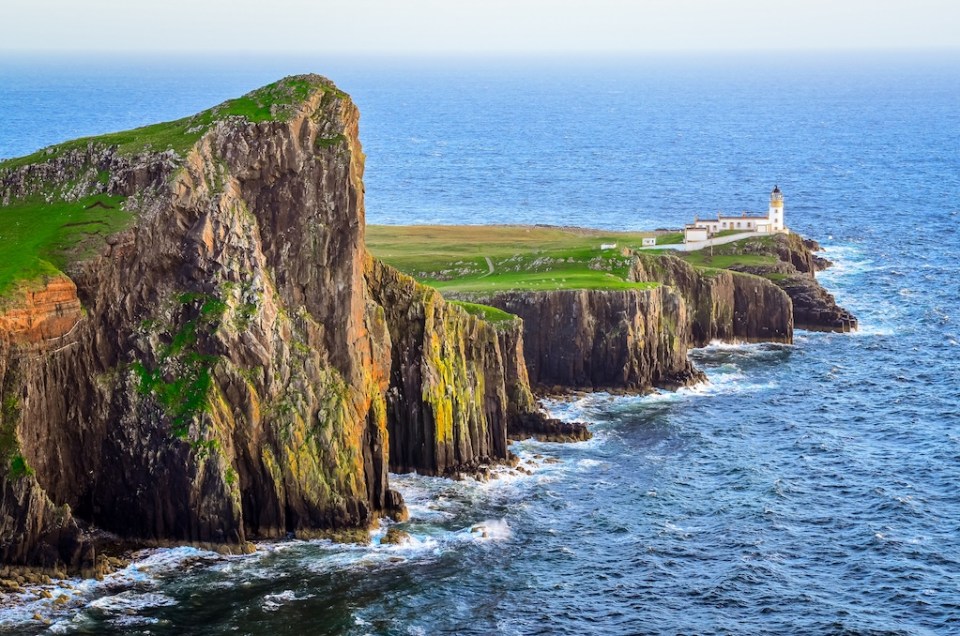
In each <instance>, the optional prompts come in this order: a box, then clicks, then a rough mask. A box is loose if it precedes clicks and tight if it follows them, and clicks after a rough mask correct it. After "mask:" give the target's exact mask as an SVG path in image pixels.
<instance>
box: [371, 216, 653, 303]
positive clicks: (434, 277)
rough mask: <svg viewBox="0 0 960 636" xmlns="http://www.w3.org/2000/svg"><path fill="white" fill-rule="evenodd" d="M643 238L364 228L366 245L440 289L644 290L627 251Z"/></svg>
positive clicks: (554, 231) (522, 229)
mask: <svg viewBox="0 0 960 636" xmlns="http://www.w3.org/2000/svg"><path fill="white" fill-rule="evenodd" d="M649 236H653V233H651V232H605V231H600V230H585V229H580V228H558V227H538V226H512V225H412V226H392V225H371V226H367V247H368V248H369V249H370V252H371V253H372V254H373V255H374V256H376V257H378V258H380V259H382V260H383V261H384V262H386V263H388V264H390V265H392V266H394V267H396V268H397V269H399V270H400V271H402V272H405V273H407V274H410V275H411V276H413V277H414V278H416V279H417V280H419V281H421V282H423V283H425V284H427V285H430V286H432V287H435V288H437V289H439V290H440V291H442V292H457V293H470V294H478V295H482V294H485V293H490V292H497V291H506V290H536V291H549V290H557V289H644V288H650V287H652V286H656V283H632V282H629V281H628V280H627V275H628V272H629V269H630V256H629V251H630V250H632V249H634V248H638V247H640V245H641V242H642V239H643V238H645V237H649ZM613 245H615V247H609V246H613ZM603 246H607V247H606V249H604V248H603ZM624 250H626V253H625V252H624Z"/></svg>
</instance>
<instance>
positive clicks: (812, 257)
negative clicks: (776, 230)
mask: <svg viewBox="0 0 960 636" xmlns="http://www.w3.org/2000/svg"><path fill="white" fill-rule="evenodd" d="M740 249H742V250H743V253H745V254H761V255H768V256H775V257H776V258H777V259H778V262H776V263H775V264H772V265H735V266H733V267H732V268H731V269H734V270H736V271H740V272H745V273H749V274H755V275H758V276H764V277H768V278H769V280H771V281H773V283H774V284H776V285H777V286H779V287H780V288H781V289H782V290H783V291H784V292H786V293H787V295H788V296H790V299H791V300H792V301H793V320H794V324H795V326H796V327H797V328H798V329H808V330H810V331H837V332H849V331H855V330H856V329H857V318H856V316H854V315H853V314H852V313H850V312H849V311H847V310H846V309H844V308H843V307H841V306H839V305H838V304H837V301H836V299H835V298H834V297H833V295H832V294H830V292H828V291H827V290H826V289H824V288H823V287H822V286H821V285H820V283H818V282H817V279H816V273H817V272H819V271H822V270H824V269H826V268H827V267H829V266H830V265H831V263H830V261H828V260H826V259H824V258H821V257H819V256H817V255H816V254H814V252H816V251H819V250H820V246H819V245H818V244H817V243H816V241H810V240H804V239H802V238H801V237H800V236H799V235H797V234H787V235H782V234H781V235H776V236H773V237H771V241H770V242H764V241H745V242H743V244H742V247H741V248H740Z"/></svg>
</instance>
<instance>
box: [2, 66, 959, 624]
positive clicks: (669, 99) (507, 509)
mask: <svg viewBox="0 0 960 636" xmlns="http://www.w3.org/2000/svg"><path fill="white" fill-rule="evenodd" d="M300 72H319V73H321V74H324V75H327V76H329V77H330V78H331V79H333V80H334V81H336V82H337V83H338V84H339V85H340V87H341V88H343V89H344V90H346V91H348V92H349V93H350V94H351V95H352V96H353V98H354V100H355V101H356V103H357V104H358V105H359V107H360V110H361V113H362V119H361V139H362V142H363V144H364V149H365V152H366V153H367V168H366V175H365V183H366V202H367V221H368V222H370V223H386V224H406V223H472V224H485V223H544V224H552V225H582V226H590V227H602V228H613V229H653V228H659V227H679V226H681V225H682V224H683V223H685V222H688V221H689V220H690V219H692V217H693V216H694V215H700V216H706V215H709V214H713V213H716V212H717V211H723V212H725V213H731V212H738V211H742V210H751V211H760V210H763V209H765V206H766V201H767V195H768V193H769V191H770V189H771V188H772V187H773V185H774V184H779V186H780V188H781V189H782V190H783V192H784V199H785V218H786V223H787V225H788V226H790V227H791V228H792V229H794V230H795V231H797V232H799V233H801V234H803V235H805V236H808V237H811V238H815V239H817V240H818V241H820V242H821V243H822V244H823V246H824V247H825V253H824V255H825V256H826V257H827V258H829V259H830V260H832V261H834V263H835V265H834V267H833V268H831V269H830V270H828V271H826V272H824V273H822V274H820V276H819V277H820V280H821V282H822V283H823V284H824V285H825V286H826V287H827V288H828V289H829V290H830V291H831V292H833V293H834V294H835V295H836V297H837V299H838V301H839V302H840V303H841V304H842V305H843V306H845V307H847V308H848V309H850V310H852V311H853V312H854V313H855V314H856V315H857V316H858V318H859V319H860V331H858V332H856V333H852V334H826V333H810V332H802V331H801V332H798V333H797V334H796V342H795V343H794V345H792V346H784V345H764V344H759V345H731V344H714V345H711V346H709V347H707V348H704V349H700V350H696V351H693V352H692V353H691V357H692V358H693V359H694V361H695V362H696V363H697V364H698V365H699V366H700V367H701V368H702V369H704V370H705V371H706V373H707V376H708V378H709V382H708V383H706V384H703V385H699V386H696V387H693V388H690V389H683V390H680V391H677V392H673V393H671V392H658V393H655V394H653V395H648V396H642V397H623V396H611V395H606V394H591V395H577V396H572V397H570V398H568V399H557V400H552V401H550V402H548V403H547V406H548V407H549V409H550V410H551V411H552V412H553V413H554V414H556V415H557V416H559V417H565V418H571V419H575V420H581V421H587V422H589V423H590V424H591V428H592V430H593V431H594V435H595V436H594V438H593V439H592V440H590V441H588V442H583V443H576V444H566V445H557V444H546V443H537V442H533V441H527V442H519V443H516V444H514V446H513V450H514V452H515V453H517V454H518V455H519V456H520V457H521V459H522V462H523V465H524V466H526V467H528V468H530V470H531V473H532V474H531V475H522V474H517V473H509V474H508V473H507V472H506V471H501V473H500V478H498V479H496V480H492V481H489V482H474V481H465V482H455V481H448V480H444V479H437V478H427V477H421V476H416V475H399V476H393V478H392V482H393V484H394V487H397V488H399V489H400V490H401V492H403V494H404V496H405V497H406V499H407V501H408V502H409V504H410V511H411V520H410V522H408V523H407V524H406V525H405V527H406V529H407V530H408V532H409V533H410V534H411V535H412V537H413V540H412V542H410V543H408V544H405V545H400V546H386V545H383V546H382V545H380V544H379V540H380V538H381V537H382V536H383V534H384V532H385V529H381V530H379V531H377V532H375V533H374V536H373V541H372V543H371V544H370V545H366V546H341V545H334V544H331V543H327V542H323V541H316V542H296V541H294V542H283V543H272V544H263V545H261V546H260V548H261V549H260V550H259V551H258V552H257V553H256V554H254V555H251V556H244V557H221V556H219V555H216V554H212V553H208V552H203V551H200V550H196V549H193V548H177V549H169V550H155V551H146V552H143V553H142V554H140V555H138V558H137V559H136V560H135V561H134V563H133V564H131V566H129V567H127V568H125V569H123V570H121V571H119V572H117V573H115V574H113V575H110V576H108V577H106V578H105V579H104V580H103V581H80V580H74V581H69V582H66V583H65V584H63V585H61V586H60V587H59V588H58V589H56V590H54V591H53V595H54V597H57V596H60V595H61V594H63V595H65V599H64V602H62V603H60V604H57V605H56V606H55V607H56V609H51V602H50V601H49V600H42V599H36V598H35V597H28V596H24V597H23V598H22V599H20V601H19V602H18V603H16V604H13V605H10V606H6V607H3V608H0V630H2V631H6V632H9V633H14V634H33V633H37V632H38V630H42V629H43V628H42V626H41V625H40V624H39V623H37V622H32V621H31V617H32V616H33V614H34V613H35V612H39V613H41V614H42V615H44V616H45V617H47V618H49V619H50V620H51V621H52V624H51V625H50V626H49V628H47V629H48V632H49V633H64V634H121V633H124V634H126V633H134V634H178V635H181V634H195V633H196V634H234V633H238V634H351V635H361V634H397V635H400V634H410V635H420V634H423V635H433V634H477V635H481V634H508V635H510V634H524V635H526V634H560V635H574V634H576V635H580V634H691V635H692V634H760V633H767V634H851V635H853V634H864V635H866V634H870V635H874V634H877V635H879V634H924V635H926V634H960V325H958V321H960V263H958V256H960V232H958V229H957V228H958V224H960V202H958V199H960V108H958V104H960V55H958V54H956V53H953V54H946V53H944V54H924V55H919V54H909V55H908V54H901V55H894V54H871V55H866V54H863V55H854V54H845V55H828V54H821V55H815V56H814V55H810V56H804V57H801V56H796V55H786V54H782V55H754V56H746V55H741V56H737V55H724V56H710V57H706V56H701V57H698V56H649V57H636V58H626V59H610V58H581V59H548V58H541V59H523V60H516V59H483V60H478V59H444V60H437V59H433V60H426V59H401V60H377V59H372V58H371V59H341V58H299V59H294V58H285V59H281V58H270V59H254V58H233V59H231V58H226V57H222V58H208V59H199V60H197V59H194V60H191V59H188V58H170V59H147V58H125V59H111V58H105V57H104V58H75V59H70V60H65V59H59V60H58V59H54V58H47V59H41V58H26V57H22V58H16V57H13V58H8V59H4V60H0V157H9V156H16V155H21V154H26V153H29V152H32V151H33V150H36V149H38V148H40V147H42V146H45V145H48V144H51V143H55V142H57V141H62V140H65V139H68V138H73V137H77V136H81V135H87V134H96V133H103V132H108V131H112V130H120V129H126V128H131V127H135V126H139V125H144V124H148V123H152V122H156V121H161V120H167V119H173V118H177V117H182V116H185V115H189V114H191V113H193V112H196V111H198V110H201V109H203V108H206V107H209V106H211V105H213V104H216V103H218V102H220V101H222V100H224V99H227V98H230V97H234V96H237V95H240V94H242V93H244V92H246V91H248V90H251V89H253V88H255V87H257V86H259V85H262V84H265V83H268V82H270V81H273V80H275V79H278V78H279V77H281V76H283V75H286V74H292V73H300Z"/></svg>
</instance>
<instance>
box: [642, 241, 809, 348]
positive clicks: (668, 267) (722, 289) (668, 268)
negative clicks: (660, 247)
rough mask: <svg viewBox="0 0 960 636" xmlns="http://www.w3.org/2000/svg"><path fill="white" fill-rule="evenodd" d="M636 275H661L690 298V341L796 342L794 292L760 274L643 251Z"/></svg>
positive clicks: (654, 278) (656, 278)
mask: <svg viewBox="0 0 960 636" xmlns="http://www.w3.org/2000/svg"><path fill="white" fill-rule="evenodd" d="M631 278H633V279H634V280H637V281H656V282H659V283H661V284H663V285H669V286H670V287H671V288H673V289H675V290H677V291H678V292H679V293H680V294H681V295H682V296H683V298H684V299H685V300H686V305H687V312H686V316H687V320H688V323H689V333H690V341H689V345H690V346H694V347H702V346H705V345H707V344H709V343H710V342H711V341H714V340H720V341H723V342H785V343H790V342H793V311H792V305H791V302H790V298H789V297H788V296H787V294H785V293H784V292H783V291H782V290H781V289H779V288H778V287H777V286H776V285H774V284H773V283H771V282H770V281H768V280H765V279H763V278H761V277H759V276H753V275H750V274H744V273H737V272H732V271H728V270H715V269H711V270H702V269H697V268H695V267H693V266H692V265H690V264H689V263H687V262H686V261H684V260H683V259H680V258H678V257H676V256H673V255H669V254H665V255H651V254H647V253H643V252H638V253H637V254H636V255H635V256H634V262H633V271H632V272H631Z"/></svg>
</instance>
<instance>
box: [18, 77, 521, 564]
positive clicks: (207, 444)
mask: <svg viewBox="0 0 960 636" xmlns="http://www.w3.org/2000/svg"><path fill="white" fill-rule="evenodd" d="M358 117H359V116H358V112H357V109H356V107H355V106H354V105H353V104H352V102H351V101H350V100H349V98H348V97H347V96H346V95H345V94H343V93H342V92H340V91H339V90H337V89H336V88H335V87H334V86H333V85H332V84H330V83H329V82H328V81H327V80H325V79H323V78H320V77H317V76H303V77H296V78H288V79H287V80H284V81H282V82H279V83H277V84H274V85H271V86H269V87H266V88H264V89H261V90H259V91H255V92H254V93H251V94H250V95H248V96H245V97H244V98H241V99H240V100H233V101H231V102H227V103H226V104H224V105H221V106H220V107H217V108H215V109H212V110H211V111H207V112H205V113H201V114H200V115H197V116H195V117H194V118H188V119H187V120H182V121H180V122H172V123H171V124H164V125H158V126H157V127H149V128H148V129H144V130H145V131H146V132H143V133H140V134H130V135H126V136H124V135H108V136H105V137H104V138H97V139H92V140H82V141H81V142H71V143H68V144H64V145H62V146H58V147H55V148H52V149H50V150H48V151H44V152H41V153H38V155H37V156H33V157H29V158H26V159H24V160H14V161H13V162H5V163H4V164H0V192H2V194H3V200H4V202H5V205H6V206H7V209H8V210H17V209H19V208H17V206H21V207H22V206H25V205H35V206H38V208H37V209H39V210H40V211H41V212H43V211H48V210H49V207H48V206H49V205H60V206H61V207H62V208H63V214H64V215H66V217H65V218H68V219H73V216H70V215H74V214H80V213H83V214H88V213H90V214H92V213H94V212H99V211H100V209H101V208H100V207H98V206H101V207H103V208H104V209H106V208H108V207H109V208H111V210H113V208H115V207H116V206H120V207H119V208H117V210H116V211H117V212H118V213H119V211H122V212H123V213H124V214H125V215H127V216H128V217H129V218H128V219H127V220H125V221H124V223H123V225H122V228H121V229H120V231H118V232H115V233H109V234H107V235H104V234H103V232H92V233H90V234H86V235H84V236H83V237H82V240H81V241H79V243H82V245H83V247H84V249H83V250H78V249H74V250H72V251H70V252H69V253H60V252H57V253H56V255H55V257H51V258H55V260H54V261H53V262H55V264H56V265H57V266H58V267H61V268H62V270H63V271H62V273H55V274H53V275H50V276H47V277H46V278H44V277H43V276H41V277H39V278H35V279H33V280H32V281H27V282H26V283H22V284H19V286H15V287H13V288H12V289H10V288H8V289H7V291H6V292H5V293H6V296H5V300H4V309H3V313H2V314H0V400H2V404H3V405H4V408H3V411H2V420H0V429H2V445H0V451H2V453H3V455H2V458H0V462H2V464H3V466H4V467H5V468H4V472H3V475H2V477H0V490H2V499H0V560H2V562H3V563H5V564H13V565H32V566H37V567H40V568H42V569H45V570H49V571H53V572H64V571H80V572H83V573H86V574H89V573H92V572H94V571H95V569H96V567H97V563H98V558H99V557H98V553H97V549H98V541H99V538H101V537H102V536H103V531H106V532H108V533H112V535H113V536H114V537H116V538H119V539H123V540H127V541H133V542H135V543H138V544H141V545H150V544H159V545H164V544H168V543H183V542H187V543H194V544H200V545H208V546H210V547H217V549H221V550H229V551H238V550H246V549H249V541H250V540H252V539H263V538H274V537H284V536H287V535H288V534H290V533H293V534H295V535H297V536H300V537H310V536H314V535H316V534H317V533H318V532H322V531H327V530H350V529H364V528H366V527H368V526H369V525H370V524H371V523H373V522H374V521H375V520H376V519H377V517H378V516H380V515H384V514H391V515H398V516H400V515H402V514H403V502H402V499H401V498H400V496H399V495H398V494H397V493H395V492H394V491H391V490H390V489H389V486H388V483H387V471H388V468H389V467H390V466H393V468H394V469H396V470H418V471H421V472H427V473H437V474H439V473H446V472H450V471H452V470H455V469H461V468H463V467H470V466H476V465H478V464H479V463H481V462H485V461H502V460H504V459H506V457H507V451H506V439H507V437H506V430H507V423H508V421H509V419H510V418H511V417H517V416H518V414H519V413H524V414H526V415H528V416H533V414H534V413H535V408H536V405H535V403H534V402H532V401H531V400H530V399H529V388H528V387H527V388H526V395H525V396H524V402H523V403H519V402H517V401H516V400H517V398H516V396H518V395H521V394H522V393H523V391H522V390H520V389H518V386H517V383H518V382H520V383H521V384H522V380H520V379H519V378H520V376H519V375H518V373H517V372H516V371H515V370H510V368H508V367H506V366H505V365H504V360H503V355H502V353H501V348H500V347H501V345H500V342H501V341H500V338H501V335H500V333H499V332H498V331H497V330H495V329H494V328H492V327H491V326H490V325H488V324H487V323H486V322H484V321H483V320H481V319H479V318H475V317H472V316H469V315H468V314H466V313H465V312H463V311H461V310H459V309H458V308H456V307H453V306H449V305H447V304H446V303H444V301H443V300H442V298H439V296H438V295H437V294H436V293H435V292H432V291H431V290H429V289H427V288H424V287H422V286H420V285H419V284H417V283H415V282H414V281H412V280H408V279H406V278H405V277H402V276H400V275H397V273H396V272H391V271H390V270H389V269H388V268H385V267H383V266H381V265H379V264H378V263H375V262H373V261H371V260H370V259H369V258H368V256H367V254H366V252H365V249H364V210H363V184H362V175H363V153H362V150H361V147H360V143H359V140H358V134H357V129H358ZM134 132H135V133H136V132H137V131H134ZM174 133H175V134H174ZM184 138H186V140H187V141H184ZM144 139H146V140H148V141H150V142H152V143H153V144H154V145H151V143H147V144H145V143H144ZM161 142H162V143H161ZM91 197H93V198H94V199H95V201H94V202H93V203H91ZM104 197H113V198H110V199H109V200H108V199H106V198H104ZM51 201H52V202H53V203H52V204H51V203H50V202H51ZM105 201H106V203H105ZM57 202H59V203H57ZM71 206H73V207H71ZM0 210H2V208H0ZM84 221H85V222H86V218H85V219H84ZM71 222H74V221H71ZM81 307H82V309H81ZM514 353H515V352H514ZM520 362H521V364H522V361H520ZM514 366H516V365H514ZM518 391H519V393H518ZM511 396H513V398H512V397H511ZM391 433H392V435H391Z"/></svg>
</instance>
